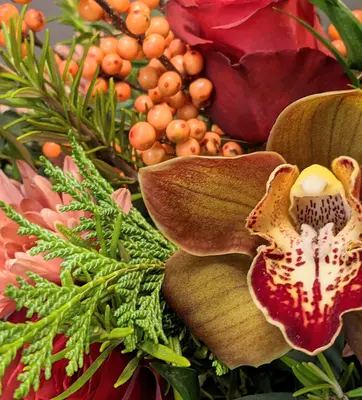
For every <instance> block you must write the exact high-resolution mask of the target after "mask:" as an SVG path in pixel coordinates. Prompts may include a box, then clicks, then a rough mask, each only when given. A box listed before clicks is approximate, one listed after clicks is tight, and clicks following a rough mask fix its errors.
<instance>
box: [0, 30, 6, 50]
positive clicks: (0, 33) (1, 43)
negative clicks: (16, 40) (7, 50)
mask: <svg viewBox="0 0 362 400" xmlns="http://www.w3.org/2000/svg"><path fill="white" fill-rule="evenodd" d="M0 46H2V47H5V46H6V43H5V36H4V32H3V31H0Z"/></svg>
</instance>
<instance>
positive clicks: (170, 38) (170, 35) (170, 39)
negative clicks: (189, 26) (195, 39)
mask: <svg viewBox="0 0 362 400" xmlns="http://www.w3.org/2000/svg"><path fill="white" fill-rule="evenodd" d="M173 39H175V35H174V33H173V32H172V31H170V32H169V33H168V35H167V37H166V41H165V45H166V47H167V46H169V45H170V43H171V42H172V41H173Z"/></svg>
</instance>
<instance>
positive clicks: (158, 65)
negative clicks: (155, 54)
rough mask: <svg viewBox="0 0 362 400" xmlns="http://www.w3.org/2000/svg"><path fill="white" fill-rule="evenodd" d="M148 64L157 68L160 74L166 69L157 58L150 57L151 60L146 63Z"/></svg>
mask: <svg viewBox="0 0 362 400" xmlns="http://www.w3.org/2000/svg"><path fill="white" fill-rule="evenodd" d="M148 66H149V67H153V68H155V69H157V71H158V73H159V75H162V74H163V73H164V72H166V71H167V69H166V67H164V66H163V64H162V63H161V62H160V61H159V60H157V58H152V60H151V61H150V62H149V63H148Z"/></svg>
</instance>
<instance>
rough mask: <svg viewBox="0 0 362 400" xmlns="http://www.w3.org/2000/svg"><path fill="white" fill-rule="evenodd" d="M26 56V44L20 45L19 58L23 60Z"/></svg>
mask: <svg viewBox="0 0 362 400" xmlns="http://www.w3.org/2000/svg"><path fill="white" fill-rule="evenodd" d="M27 55H28V49H27V48H26V44H25V43H22V44H21V56H22V57H23V58H25V57H26V56H27Z"/></svg>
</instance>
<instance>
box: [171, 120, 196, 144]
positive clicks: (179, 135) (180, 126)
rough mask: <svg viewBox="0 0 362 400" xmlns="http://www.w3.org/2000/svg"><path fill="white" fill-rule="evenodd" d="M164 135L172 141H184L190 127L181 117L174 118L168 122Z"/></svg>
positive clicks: (188, 134)
mask: <svg viewBox="0 0 362 400" xmlns="http://www.w3.org/2000/svg"><path fill="white" fill-rule="evenodd" d="M166 136H167V139H168V140H169V141H170V142H172V143H176V144H177V143H185V142H186V140H187V139H188V138H189V136H190V128H189V126H188V124H187V122H186V121H184V120H183V119H175V120H174V121H171V122H170V123H169V124H168V126H167V128H166Z"/></svg>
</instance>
